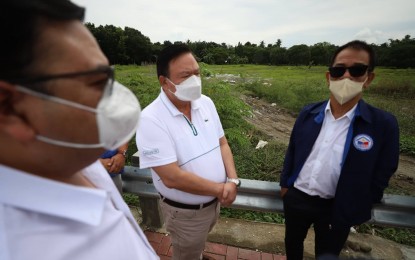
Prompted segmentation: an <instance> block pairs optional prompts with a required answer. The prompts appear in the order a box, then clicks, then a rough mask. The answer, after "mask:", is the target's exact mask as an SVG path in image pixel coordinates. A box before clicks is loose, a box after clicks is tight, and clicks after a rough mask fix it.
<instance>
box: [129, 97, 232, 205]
mask: <svg viewBox="0 0 415 260" xmlns="http://www.w3.org/2000/svg"><path fill="white" fill-rule="evenodd" d="M191 107H192V109H191V115H192V122H191V123H190V122H188V120H186V118H185V117H184V114H183V113H181V112H180V111H179V110H178V109H177V108H176V107H175V106H174V105H173V103H172V102H171V101H170V100H169V99H168V97H167V96H166V94H165V93H164V92H163V90H161V93H160V95H159V96H158V97H157V98H156V99H155V100H154V101H153V102H152V103H151V104H150V105H148V106H147V107H146V108H145V109H144V110H143V111H142V113H141V119H140V126H139V128H138V130H137V135H136V139H137V147H138V150H139V152H140V168H151V167H155V166H162V165H166V164H169V163H173V162H177V163H178V165H179V167H180V168H182V169H183V170H185V171H188V172H191V173H193V174H196V175H198V176H200V177H202V178H205V179H208V180H211V181H214V182H218V183H219V182H222V183H223V182H225V181H226V172H225V167H224V164H223V160H222V154H221V150H220V145H219V139H220V138H221V137H223V136H224V131H223V128H222V124H221V122H220V119H219V115H218V113H217V111H216V108H215V105H214V104H213V102H212V100H211V99H210V98H208V97H207V96H205V95H202V97H201V98H199V99H198V100H196V101H193V102H192V104H191ZM192 124H193V126H192ZM196 133H197V134H196ZM151 172H152V176H153V181H154V186H155V187H156V189H157V190H158V191H159V192H160V193H161V194H162V195H163V196H165V197H167V198H169V199H171V200H174V201H178V202H182V203H186V204H200V203H206V202H208V201H211V200H212V199H214V197H212V196H202V195H196V194H190V193H187V192H183V191H180V190H177V189H170V188H167V187H166V186H165V185H164V183H163V182H162V181H161V179H160V177H159V176H158V175H157V173H155V172H154V171H153V170H151Z"/></svg>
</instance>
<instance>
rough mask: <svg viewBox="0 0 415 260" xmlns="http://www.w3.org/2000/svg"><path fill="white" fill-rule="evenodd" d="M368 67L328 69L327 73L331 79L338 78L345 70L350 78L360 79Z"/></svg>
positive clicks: (355, 66) (354, 66) (356, 66)
mask: <svg viewBox="0 0 415 260" xmlns="http://www.w3.org/2000/svg"><path fill="white" fill-rule="evenodd" d="M368 68H369V66H367V65H353V66H350V67H330V68H329V72H330V76H331V77H333V78H340V77H341V76H343V75H344V73H346V70H348V71H349V73H350V75H351V76H352V77H361V76H363V75H365V73H366V71H367V69H368Z"/></svg>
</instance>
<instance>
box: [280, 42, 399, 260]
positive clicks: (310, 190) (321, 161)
mask: <svg viewBox="0 0 415 260" xmlns="http://www.w3.org/2000/svg"><path fill="white" fill-rule="evenodd" d="M374 56H375V55H374V51H373V49H372V48H371V46H369V45H368V44H366V43H365V42H363V41H357V40H356V41H352V42H349V43H347V44H345V45H343V46H341V47H339V48H338V49H337V50H336V52H335V53H334V55H333V58H332V60H331V64H330V67H329V71H328V72H326V78H327V82H328V85H329V90H330V98H329V100H326V101H323V102H319V103H316V104H311V105H308V106H306V107H305V108H304V109H303V110H302V111H301V113H300V114H299V116H298V118H297V120H296V123H295V125H294V128H293V130H292V134H291V138H290V143H289V146H288V150H287V153H286V157H285V162H284V168H283V171H282V174H281V179H280V183H281V196H282V197H283V201H284V212H285V213H284V214H285V226H286V231H285V247H286V253H287V258H288V259H289V260H291V259H302V258H303V249H304V247H303V242H304V239H305V237H306V235H307V231H308V229H309V228H310V226H311V225H312V224H313V227H314V231H315V256H316V257H318V256H321V255H325V254H330V255H337V256H338V255H339V254H340V251H341V249H342V247H343V245H344V243H345V242H346V240H347V237H348V235H349V231H350V227H352V226H354V225H359V224H362V223H364V222H366V221H367V220H369V219H370V218H371V209H372V205H373V204H374V203H379V202H380V201H381V199H382V197H383V191H384V189H385V188H386V187H387V186H388V182H389V179H390V177H391V176H392V175H393V173H394V172H395V171H396V169H397V166H398V160H399V129H398V123H397V121H396V118H395V117H394V116H393V115H391V114H390V113H387V112H385V111H382V110H380V109H378V108H375V107H373V106H371V105H369V104H367V103H365V102H364V101H363V100H362V91H363V89H366V88H367V87H368V86H369V85H370V83H371V82H372V81H373V79H374V77H375V74H374V60H375V57H374Z"/></svg>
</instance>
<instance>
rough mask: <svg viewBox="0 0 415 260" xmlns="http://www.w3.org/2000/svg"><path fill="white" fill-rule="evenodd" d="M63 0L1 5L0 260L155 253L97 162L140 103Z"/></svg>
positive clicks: (121, 137)
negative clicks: (115, 79) (119, 81)
mask: <svg viewBox="0 0 415 260" xmlns="http://www.w3.org/2000/svg"><path fill="white" fill-rule="evenodd" d="M83 17H84V9H83V8H80V7H78V6H76V5H75V4H73V3H71V2H69V1H66V0H13V1H11V0H10V1H2V2H1V3H0V32H1V35H2V40H1V41H0V143H1V148H0V149H1V152H0V259H2V260H11V259H13V260H27V259H43V260H57V259H59V260H73V259H76V260H91V259H100V260H102V259H143V260H148V259H158V257H157V255H156V254H155V252H154V250H153V249H152V247H151V245H150V244H149V243H148V241H147V239H146V237H145V235H144V234H143V232H142V231H141V229H140V228H139V226H138V225H137V223H136V222H135V219H134V217H133V216H132V214H131V212H130V210H129V208H128V206H127V205H126V204H125V203H124V201H123V199H122V197H121V195H120V194H119V192H118V191H117V189H116V188H115V186H114V184H113V182H112V181H111V179H110V177H109V176H108V173H107V172H106V170H105V169H104V167H103V166H102V164H101V163H100V162H99V161H98V160H97V159H98V157H99V156H100V155H101V154H102V153H103V152H104V151H105V150H111V149H115V148H117V147H119V146H120V145H122V144H124V143H126V142H127V141H128V140H129V139H130V138H131V137H132V136H133V135H134V133H135V130H136V126H137V123H138V118H139V114H140V106H139V103H138V100H137V99H136V97H135V96H134V94H133V93H132V92H131V91H130V90H128V89H127V88H126V87H124V86H122V85H121V84H119V83H118V82H116V81H114V71H113V68H112V67H110V66H108V60H107V58H106V57H105V55H104V54H103V53H102V52H101V50H100V48H99V46H98V44H97V42H96V41H95V39H94V38H93V36H92V35H91V33H90V32H89V31H88V30H87V29H86V27H85V26H84V25H83V24H82V19H83Z"/></svg>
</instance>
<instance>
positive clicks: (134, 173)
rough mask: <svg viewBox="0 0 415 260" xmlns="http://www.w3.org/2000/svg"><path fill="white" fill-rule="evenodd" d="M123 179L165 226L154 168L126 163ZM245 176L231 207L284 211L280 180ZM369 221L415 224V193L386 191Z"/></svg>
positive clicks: (150, 222) (153, 222)
mask: <svg viewBox="0 0 415 260" xmlns="http://www.w3.org/2000/svg"><path fill="white" fill-rule="evenodd" d="M122 179H123V190H124V191H125V192H130V193H134V194H137V195H138V196H139V197H140V204H141V205H140V206H141V210H142V214H143V223H144V224H145V225H147V226H151V227H154V228H159V227H161V226H162V224H163V221H162V218H161V214H160V209H159V205H158V200H159V198H160V197H159V194H158V192H157V190H156V189H155V187H154V185H153V181H152V178H151V172H150V170H149V169H139V168H138V167H134V166H126V167H125V171H124V174H123V175H122ZM241 180H242V184H241V187H239V189H238V195H237V196H236V199H235V201H234V203H233V204H232V205H231V206H229V207H230V208H237V209H246V210H256V211H263V212H275V213H284V210H283V203H282V200H281V198H280V196H279V192H280V186H279V183H278V182H269V181H257V180H250V179H241ZM369 223H373V224H378V225H382V226H394V227H406V228H415V197H409V196H399V195H390V194H385V195H384V197H383V200H382V203H381V204H377V205H375V206H374V208H373V209H372V219H371V220H370V221H369Z"/></svg>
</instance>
